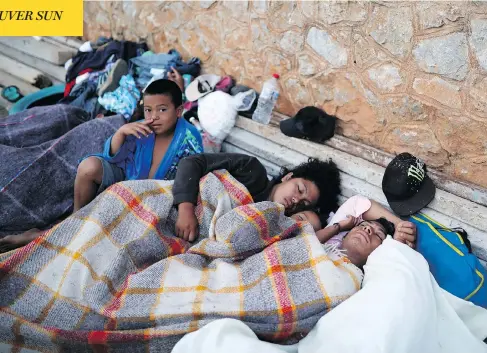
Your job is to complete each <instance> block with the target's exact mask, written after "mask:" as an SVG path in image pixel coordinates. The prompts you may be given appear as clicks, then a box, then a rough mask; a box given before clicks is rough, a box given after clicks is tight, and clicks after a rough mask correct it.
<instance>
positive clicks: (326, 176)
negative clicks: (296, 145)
mask: <svg viewBox="0 0 487 353" xmlns="http://www.w3.org/2000/svg"><path fill="white" fill-rule="evenodd" d="M288 173H293V176H292V177H293V178H303V179H306V180H309V181H311V182H313V183H315V185H316V186H317V187H318V190H320V197H319V198H318V202H317V203H316V206H315V207H316V210H317V211H318V214H320V213H322V214H324V215H328V214H329V213H330V212H331V211H335V210H336V209H337V208H338V195H339V194H340V191H341V189H340V172H339V170H338V167H337V165H336V164H335V162H333V161H332V160H331V159H330V160H328V161H326V162H324V161H320V160H319V159H316V158H310V159H308V161H307V162H305V163H301V164H300V165H298V166H297V167H296V168H293V169H287V168H282V170H281V175H280V176H279V179H278V181H277V182H278V183H279V182H281V179H282V178H283V177H284V176H285V175H286V174H288ZM323 224H326V222H325V223H323Z"/></svg>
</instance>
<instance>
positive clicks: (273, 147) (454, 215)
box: [223, 118, 487, 265]
mask: <svg viewBox="0 0 487 353" xmlns="http://www.w3.org/2000/svg"><path fill="white" fill-rule="evenodd" d="M223 150H224V151H228V152H238V153H247V154H251V155H255V156H256V157H258V158H259V159H260V160H261V161H262V163H263V164H264V165H265V167H266V168H267V169H268V171H269V174H270V175H277V174H278V173H279V170H280V168H281V167H282V166H293V165H296V164H299V163H301V162H303V161H306V160H307V158H309V157H316V158H320V159H327V158H332V159H333V160H334V161H335V163H336V164H337V165H338V168H339V169H340V171H341V172H342V201H344V200H345V199H346V198H348V197H350V196H353V195H356V194H362V195H364V196H367V197H370V198H372V199H374V200H376V201H378V202H380V203H381V204H383V205H384V206H387V201H386V199H385V196H384V194H383V193H382V189H381V183H382V175H383V173H384V170H385V168H384V167H383V166H380V165H378V164H375V163H372V162H370V161H368V160H365V159H363V158H360V157H357V156H354V155H351V154H348V153H345V152H343V151H340V150H338V149H336V148H333V147H330V146H328V145H321V144H316V143H313V142H309V141H306V140H301V139H295V138H290V137H287V136H285V135H283V134H282V133H281V132H280V130H279V129H278V128H276V127H275V126H270V125H262V124H258V123H256V122H254V121H252V120H250V119H245V118H239V120H238V121H237V126H236V127H235V128H234V129H233V130H232V132H231V133H230V135H229V136H228V138H227V140H226V142H225V143H224V145H223ZM454 183H455V181H451V184H450V186H452V185H453V186H455V184H454ZM436 184H437V187H438V189H437V193H436V197H435V200H434V201H433V202H432V203H431V204H430V205H429V206H428V207H427V208H426V209H424V210H423V212H424V213H426V214H428V215H430V216H431V217H433V218H434V219H435V220H437V221H438V222H440V223H442V224H444V225H445V226H448V227H462V228H464V229H465V230H466V231H467V232H468V234H469V238H470V240H471V242H472V247H473V250H474V253H475V254H476V255H477V256H478V257H479V258H480V259H481V260H483V261H487V232H486V231H485V230H486V229H487V207H485V206H483V205H480V204H478V203H475V202H472V201H470V200H468V199H465V198H462V197H459V196H457V195H455V194H452V193H451V192H448V191H445V190H442V189H443V188H444V185H443V184H438V182H436ZM461 187H463V186H461ZM480 190H481V191H484V190H482V189H480ZM484 265H485V262H484Z"/></svg>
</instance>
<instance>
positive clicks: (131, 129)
mask: <svg viewBox="0 0 487 353" xmlns="http://www.w3.org/2000/svg"><path fill="white" fill-rule="evenodd" d="M151 123H152V119H151V120H143V121H136V122H133V123H129V124H125V125H123V126H122V127H121V128H120V129H118V130H117V132H115V134H113V136H112V137H111V141H110V151H109V157H113V156H115V155H116V154H117V153H118V152H119V151H120V148H121V147H122V145H123V143H124V142H125V139H126V138H127V136H134V137H136V138H138V139H140V138H141V137H142V136H145V137H147V136H149V134H152V130H151V129H150V127H149V125H150V124H151Z"/></svg>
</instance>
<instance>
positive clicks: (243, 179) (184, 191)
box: [172, 153, 340, 242]
mask: <svg viewBox="0 0 487 353" xmlns="http://www.w3.org/2000/svg"><path fill="white" fill-rule="evenodd" d="M221 169H225V170H227V171H228V172H229V173H230V175H232V176H233V177H234V178H235V179H236V180H237V181H239V182H240V183H242V184H243V185H244V186H245V187H246V188H247V190H248V192H249V193H250V195H251V197H252V201H253V202H260V201H273V202H276V203H279V204H281V205H283V206H284V208H285V212H286V215H288V216H290V215H293V214H295V213H297V212H300V211H305V210H311V209H315V208H316V209H318V210H319V211H320V212H322V213H325V214H328V213H329V212H331V211H333V210H335V209H336V208H337V207H338V195H339V194H340V174H339V171H338V168H337V166H336V164H335V163H334V162H333V161H331V160H329V161H326V162H325V161H320V160H318V159H312V158H311V159H309V160H308V161H307V162H305V163H302V164H300V165H299V166H297V167H296V168H293V169H291V170H286V169H284V170H283V171H282V173H281V175H280V176H279V177H277V178H275V179H272V180H269V178H268V177H267V171H266V169H265V167H264V166H263V165H262V163H260V161H259V160H258V159H257V158H255V157H252V156H248V155H245V154H237V153H202V154H199V155H194V156H189V157H186V158H184V159H182V160H181V161H180V163H179V167H178V170H177V172H176V177H175V179H174V186H173V190H172V191H173V196H174V205H175V206H177V208H178V211H179V212H178V219H177V222H176V229H175V233H176V235H177V236H178V237H180V238H183V239H185V240H188V241H190V242H192V241H194V240H196V239H197V238H198V235H199V232H198V220H197V219H196V216H195V205H196V203H197V201H198V195H199V192H200V190H199V182H200V179H201V178H202V177H204V176H205V175H207V174H208V173H210V172H213V171H215V170H221ZM304 217H306V215H304Z"/></svg>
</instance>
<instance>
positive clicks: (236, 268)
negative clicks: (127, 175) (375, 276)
mask: <svg viewBox="0 0 487 353" xmlns="http://www.w3.org/2000/svg"><path fill="white" fill-rule="evenodd" d="M171 188H172V182H170V181H156V180H144V181H126V182H122V183H119V184H115V185H113V186H112V187H111V188H109V189H108V190H107V191H106V192H104V193H103V194H101V195H100V196H98V197H97V198H96V199H95V200H94V201H93V202H92V203H91V204H89V205H88V206H86V207H85V208H83V209H81V210H80V211H79V212H77V213H76V214H74V215H72V216H71V217H69V218H67V219H66V220H65V221H63V222H62V223H60V224H58V225H57V226H56V227H55V228H53V229H52V230H51V231H49V232H48V233H47V234H46V235H45V236H44V237H41V238H38V240H36V241H34V242H32V243H30V244H29V245H28V246H26V247H24V248H22V249H19V250H17V251H16V252H14V253H10V254H5V255H2V256H0V351H10V349H12V351H17V350H18V351H23V349H26V351H27V350H29V352H32V351H39V352H77V351H80V352H81V351H82V352H84V351H107V352H149V351H150V352H170V351H171V349H172V347H173V346H174V344H175V343H176V342H177V341H178V340H179V339H180V338H181V337H182V335H184V334H185V333H188V332H192V331H195V330H197V329H199V328H201V327H202V326H204V325H206V324H207V323H209V322H211V321H213V320H216V319H219V318H225V317H227V318H236V319H239V320H241V321H243V322H244V323H245V324H247V325H248V326H249V327H250V328H251V329H252V330H253V331H254V332H256V334H257V335H258V336H259V337H261V338H262V339H265V340H268V341H273V342H281V343H283V342H284V343H290V342H292V341H296V339H299V338H301V337H303V336H304V335H306V334H307V333H308V332H309V331H310V330H311V329H312V328H313V326H314V325H315V324H316V322H317V321H318V319H319V318H320V317H322V316H323V315H324V314H325V313H326V312H328V311H329V310H331V309H332V308H334V307H335V306H337V305H338V304H339V303H341V302H342V301H344V300H345V299H347V298H348V297H350V296H351V295H352V294H354V293H355V292H356V291H357V290H358V289H359V288H360V283H361V280H362V275H361V272H360V270H358V269H357V268H356V267H355V266H353V265H352V264H350V263H349V262H348V260H347V259H346V258H343V257H341V256H340V254H339V253H337V252H334V251H327V250H325V249H324V248H323V246H322V245H321V244H320V243H319V241H318V239H317V238H316V236H315V235H314V232H313V229H312V228H311V226H310V225H309V224H308V223H297V222H295V221H294V220H292V219H291V218H288V217H285V216H284V214H283V211H284V209H283V207H282V206H281V205H278V204H275V203H272V202H261V203H256V204H254V203H252V198H251V196H250V195H249V193H248V192H247V190H246V189H245V188H244V187H243V186H242V185H241V184H239V183H238V182H237V181H236V180H235V179H233V178H232V177H231V176H230V175H229V174H228V173H226V172H224V171H218V172H215V173H213V174H208V175H207V176H206V177H204V178H202V179H201V182H200V190H201V192H200V197H199V201H198V206H197V207H196V215H197V218H198V221H199V223H200V238H199V239H198V241H197V243H196V244H194V245H191V244H189V243H187V242H185V241H184V240H181V239H179V238H176V237H174V235H173V234H174V225H175V221H176V216H177V211H176V209H175V208H174V207H173V205H172V203H173V198H172V192H171ZM14 348H15V349H14Z"/></svg>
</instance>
